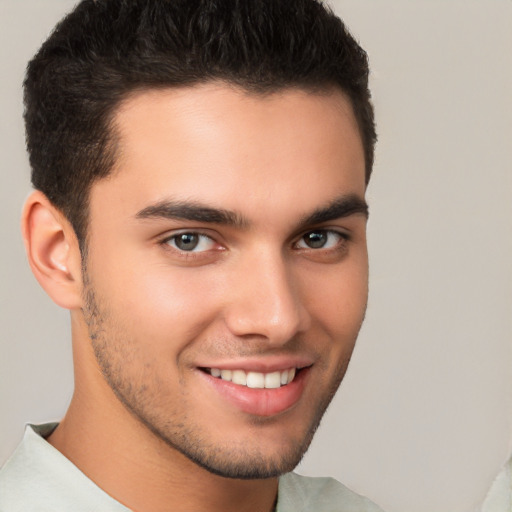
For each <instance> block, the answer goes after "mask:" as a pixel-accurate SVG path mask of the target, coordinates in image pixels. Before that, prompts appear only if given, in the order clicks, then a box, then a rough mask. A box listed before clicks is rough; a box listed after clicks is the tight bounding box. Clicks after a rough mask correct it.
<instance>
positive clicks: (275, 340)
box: [224, 251, 310, 347]
mask: <svg viewBox="0 0 512 512" xmlns="http://www.w3.org/2000/svg"><path fill="white" fill-rule="evenodd" d="M234 274H236V277H235V276H233V278H234V279H233V281H231V282H230V291H229V305H228V306H227V308H226V309H225V315H224V317H225V322H226V324H227V326H228V328H229V330H230V331H231V333H232V334H234V335H235V336H238V337H255V338H256V337H257V338H265V340H266V343H268V345H272V346H276V347H277V346H280V345H283V344H285V343H286V342H287V341H289V340H290V339H292V338H293V337H294V336H296V335H297V334H299V333H301V332H304V331H306V330H307V329H308V327H309V325H310V316H309V314H308V311H307V309H306V307H305V305H304V303H303V301H302V300H301V293H300V283H299V280H298V276H297V275H296V274H294V272H293V269H292V268H291V266H290V264H288V263H287V261H286V259H285V258H284V257H283V255H282V254H278V255H277V254H271V253H270V251H269V252H268V253H267V254H265V253H264V252H263V251H260V252H259V253H258V255H256V256H253V257H252V258H248V259H246V260H245V261H243V262H240V263H239V269H238V271H237V272H235V273H234Z"/></svg>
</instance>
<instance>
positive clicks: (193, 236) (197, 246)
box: [164, 232, 215, 252]
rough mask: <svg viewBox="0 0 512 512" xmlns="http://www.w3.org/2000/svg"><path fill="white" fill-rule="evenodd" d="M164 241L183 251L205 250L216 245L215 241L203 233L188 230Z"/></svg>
mask: <svg viewBox="0 0 512 512" xmlns="http://www.w3.org/2000/svg"><path fill="white" fill-rule="evenodd" d="M164 243H165V244H167V245H169V246H170V247H172V248H173V249H176V250H178V251H182V252H204V251H210V250H212V249H213V248H214V247H215V241H214V240H212V239H211V238H210V237H209V236H206V235H203V234H202V233H194V232H186V233H179V234H177V235H173V236H171V237H169V238H166V239H165V240H164Z"/></svg>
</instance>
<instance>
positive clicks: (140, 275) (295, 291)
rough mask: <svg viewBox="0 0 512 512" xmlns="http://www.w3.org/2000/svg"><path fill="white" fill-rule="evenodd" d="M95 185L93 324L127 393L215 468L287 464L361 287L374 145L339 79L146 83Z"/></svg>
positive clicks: (332, 365)
mask: <svg viewBox="0 0 512 512" xmlns="http://www.w3.org/2000/svg"><path fill="white" fill-rule="evenodd" d="M116 126H117V130H118V134H119V141H120V146H119V157H118V160H117V164H116V169H115V170H114V172H113V174H112V175H111V176H110V177H109V178H106V179H102V180H99V181H97V182H95V183H94V185H93V187H92V190H91V197H90V223H89V239H88V249H89V250H88V257H87V267H86V271H85V293H84V295H85V299H86V301H85V302H86V308H85V309H84V316H85V323H86V324H87V325H88V336H89V337H90V338H91V340H92V345H93V348H94V352H95V355H96V360H95V364H97V365H98V366H99V368H100V370H101V372H102V374H103V376H104V377H105V378H106V381H107V382H108V384H109V386H110V388H112V390H113V391H114V392H115V395H116V396H117V398H118V399H119V401H120V402H121V403H122V404H123V405H124V406H125V407H126V408H127V409H128V410H129V411H130V412H131V413H132V414H133V415H134V416H135V417H136V418H137V419H138V420H140V422H141V424H143V425H144V427H145V428H146V429H147V433H148V435H149V436H156V437H157V438H159V439H160V440H163V441H165V442H166V443H167V445H168V446H170V447H172V449H176V450H178V451H180V452H181V453H183V454H185V455H186V456H187V457H188V458H189V459H191V460H193V461H194V462H196V463H197V464H199V465H200V466H202V467H204V468H206V469H208V470H209V471H211V472H214V473H217V474H220V475H223V476H226V477H232V478H264V477H270V476H276V475H278V474H281V473H283V472H286V471H289V470H291V469H292V468H293V467H295V465H296V464H297V463H298V462H299V460H300V458H301V456H302V455H303V453H304V452H305V450H306V449H307V447H308V445H309V443H310V441H311V437H312V435H313V432H314V431H315V429H316V427H317V426H318V423H319V421H320V419H321V417H322V415H323V413H324V411H325V408H326V407H327V405H328V404H329V402H330V400H331V398H332V396H333V395H334V393H335V391H336V389H337V388H338V386H339V383H340V381H341V379H342V378H343V375H344V372H345V369H346V366H347V364H348V361H349V359H350V355H351V353H352V349H353V346H354V343H355V340H356V336H357V333H358V331H359V328H360V325H361V322H362V320H363V316H364V311H365V306H366V300H367V280H368V272H367V251H366V234H365V233H366V205H365V203H364V193H365V181H364V156H363V149H362V144H361V139H360V136H359V132H358V129H357V124H356V121H355V118H354V115H353V112H352V109H351V107H350V104H349V102H348V101H347V99H346V98H345V97H344V96H343V95H342V94H341V93H340V92H337V91H333V92H332V93H329V94H327V93H325V94H311V93H306V92H303V91H298V90H285V91H283V92H279V93H275V94H272V95H268V96H259V95H255V94H249V93H246V92H243V91H241V90H238V89H235V88H232V87H228V86H226V85H220V84H209V85H202V86H197V87H194V88H183V89H174V90H159V91H150V92H143V93H139V94H138V95H136V96H133V97H131V98H130V99H129V100H127V101H126V102H125V103H124V104H123V105H122V107H121V109H120V110H119V112H118V114H117V117H116Z"/></svg>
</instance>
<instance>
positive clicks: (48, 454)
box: [0, 423, 382, 512]
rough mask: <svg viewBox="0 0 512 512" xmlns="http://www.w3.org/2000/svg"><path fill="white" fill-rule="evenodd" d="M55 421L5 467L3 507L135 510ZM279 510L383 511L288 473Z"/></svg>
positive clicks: (28, 439) (324, 481)
mask: <svg viewBox="0 0 512 512" xmlns="http://www.w3.org/2000/svg"><path fill="white" fill-rule="evenodd" d="M55 426H56V424H55V423H49V424H46V425H39V426H31V425H29V426H28V427H27V429H26V431H25V436H24V438H23V441H22V442H21V444H20V445H19V446H18V448H17V449H16V451H15V452H14V454H13V455H12V457H11V458H10V459H9V460H8V461H7V463H6V464H5V466H4V467H3V468H2V469H1V470H0V511H1V512H70V511H73V512H130V510H129V509H128V508H126V507H125V506H124V505H121V503H119V502H118V501H116V500H114V499H113V498H112V497H110V496H109V495H108V494H107V493H106V492H105V491H103V490H102V489H100V488H99V487H98V486H97V485H96V484H95V483H94V482H93V481H92V480H90V479H89V478H87V477H86V476H85V475H84V474H83V473H82V472H81V471H80V470H79V469H78V468H77V467H76V466H75V465H74V464H73V463H72V462H71V461H69V460H68V459H66V457H64V455H62V454H61V453H60V452H59V451H58V450H56V449H55V448H54V447H53V446H52V445H50V444H49V443H48V442H47V441H45V439H44V437H45V436H47V435H49V434H50V432H51V431H52V430H53V429H54V428H55ZM277 511H278V512H310V511H311V512H382V510H381V509H380V508H379V507H377V505H375V504H373V503H372V502H371V501H369V500H368V499H366V498H364V497H362V496H359V495H358V494H356V493H354V492H352V491H350V490H349V489H347V488H346V487H345V486H344V485H342V484H340V483H339V482H337V481H336V480H334V479H332V478H308V477H304V476H300V475H297V474H295V473H288V474H286V475H284V476H282V477H281V478H280V479H279V491H278V503H277Z"/></svg>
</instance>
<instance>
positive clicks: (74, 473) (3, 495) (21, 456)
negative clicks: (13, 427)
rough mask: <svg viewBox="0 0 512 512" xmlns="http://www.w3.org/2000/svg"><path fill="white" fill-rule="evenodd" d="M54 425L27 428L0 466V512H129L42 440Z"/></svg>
mask: <svg viewBox="0 0 512 512" xmlns="http://www.w3.org/2000/svg"><path fill="white" fill-rule="evenodd" d="M55 426H56V424H46V425H40V426H31V425H29V426H28V427H27V429H26V431H25V436H24V438H23V441H22V442H21V443H20V445H19V446H18V448H17V449H16V451H15V452H14V453H13V455H12V456H11V458H10V459H9V460H8V461H7V462H6V464H5V465H4V466H3V467H2V468H1V469H0V511H1V512H27V511H33V512H35V511H37V512H61V511H68V510H73V511H74V512H90V511H92V510H109V511H110V512H129V511H128V509H127V508H125V507H124V506H122V505H121V504H120V503H118V502H116V501H115V500H114V499H113V498H111V497H110V496H108V495H107V494H106V493H104V492H103V491H102V490H101V489H100V488H99V487H97V486H96V485H95V484H94V483H93V482H92V481H91V480H89V479H88V478H87V477H86V476H85V475H84V474H83V473H82V472H81V471H80V470H79V469H78V468H77V467H76V466H75V465H73V463H72V462H71V461H69V460H68V459H66V458H65V457H64V455H62V454H61V453H60V452H59V451H57V450H56V449H55V448H53V447H52V446H51V445H50V444H49V443H48V442H47V441H46V440H45V439H44V437H45V436H46V435H48V434H49V433H50V432H51V431H52V430H53V428H55Z"/></svg>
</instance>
